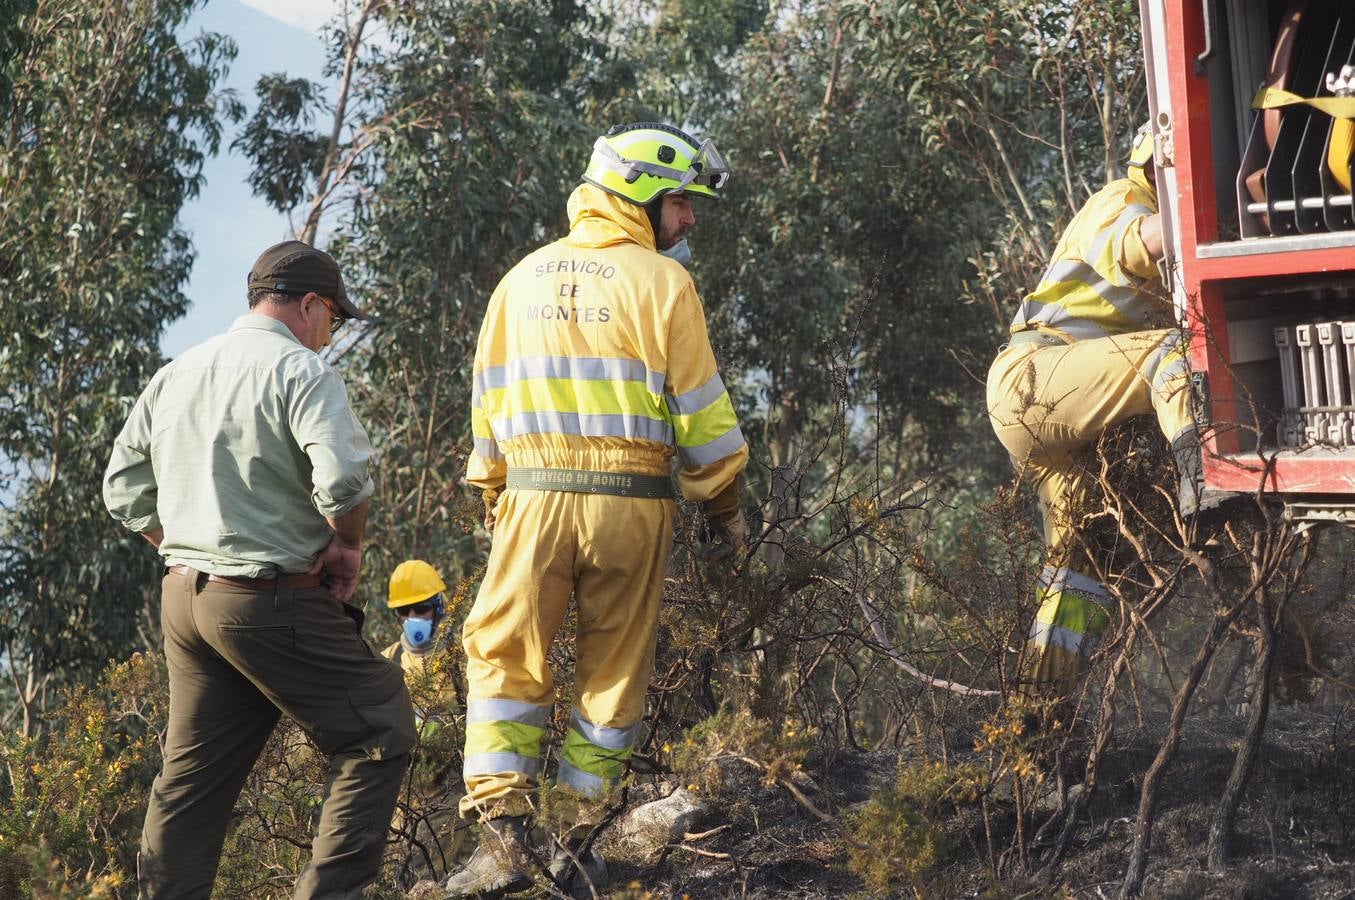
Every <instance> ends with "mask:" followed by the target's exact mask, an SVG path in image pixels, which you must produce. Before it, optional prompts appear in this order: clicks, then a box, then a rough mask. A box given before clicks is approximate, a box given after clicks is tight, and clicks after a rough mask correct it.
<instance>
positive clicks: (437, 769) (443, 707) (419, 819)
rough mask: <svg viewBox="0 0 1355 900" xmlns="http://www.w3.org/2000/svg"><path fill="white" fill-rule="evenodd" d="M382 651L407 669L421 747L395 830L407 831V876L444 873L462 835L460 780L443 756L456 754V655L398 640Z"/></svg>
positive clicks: (397, 812) (402, 796)
mask: <svg viewBox="0 0 1355 900" xmlns="http://www.w3.org/2000/svg"><path fill="white" fill-rule="evenodd" d="M381 655H382V656H384V657H386V659H391V660H395V661H396V662H398V663H399V664H400V668H401V669H402V670H404V674H405V685H406V687H408V688H409V699H410V700H411V701H412V702H413V704H414V721H415V724H417V725H418V728H419V743H420V745H421V748H422V749H421V752H420V753H418V754H417V755H416V756H415V759H414V765H413V767H412V770H411V773H410V776H409V782H408V785H407V787H406V789H405V790H403V791H401V794H400V801H399V803H398V804H397V805H396V807H395V814H394V816H393V817H392V818H391V830H392V831H393V832H395V833H396V834H398V835H402V836H406V837H405V842H404V843H403V847H404V848H405V849H404V852H403V854H402V857H403V861H402V865H403V866H404V867H406V868H405V870H404V873H403V874H404V875H405V877H408V878H410V879H411V880H417V879H418V878H424V877H431V878H441V877H443V876H444V875H445V874H446V869H447V863H448V862H450V861H451V860H453V859H455V857H456V852H457V848H458V847H460V844H461V840H462V838H463V836H464V832H462V831H458V830H457V827H456V823H457V821H458V816H457V810H458V807H459V805H460V798H461V796H462V793H461V786H460V783H459V782H458V781H456V780H455V772H454V771H451V769H452V766H450V765H448V764H446V762H445V761H446V760H448V759H451V758H454V756H453V751H454V750H455V748H454V747H453V746H449V743H450V739H451V735H452V732H449V731H444V728H445V727H446V724H447V722H448V721H449V720H450V717H451V716H454V715H456V714H457V713H459V712H460V711H461V702H460V699H459V698H458V697H457V692H456V686H455V683H454V681H453V679H454V678H455V677H456V674H457V673H456V665H455V661H454V660H453V658H452V653H451V650H450V649H449V648H447V647H445V646H438V647H437V648H436V649H430V650H429V651H428V652H426V653H411V652H410V651H409V648H408V647H406V646H404V644H403V643H402V642H400V641H396V642H394V643H393V644H390V645H389V646H387V647H386V649H385V650H382V651H381ZM430 866H431V868H430Z"/></svg>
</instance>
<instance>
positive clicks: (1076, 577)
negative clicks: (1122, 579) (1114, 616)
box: [1029, 566, 1109, 694]
mask: <svg viewBox="0 0 1355 900" xmlns="http://www.w3.org/2000/svg"><path fill="white" fill-rule="evenodd" d="M1037 596H1038V597H1039V599H1040V607H1039V609H1038V610H1037V611H1036V613H1035V621H1034V622H1033V623H1031V627H1030V650H1031V653H1032V654H1033V661H1032V664H1031V677H1030V679H1029V682H1030V684H1031V686H1032V687H1034V688H1043V687H1047V686H1052V687H1053V688H1054V690H1055V692H1056V693H1058V694H1067V693H1070V692H1071V691H1073V690H1074V689H1075V688H1076V687H1077V683H1078V680H1079V679H1080V678H1081V676H1082V673H1083V672H1085V671H1086V669H1087V660H1088V659H1089V658H1090V657H1091V655H1092V653H1093V652H1094V651H1095V650H1096V644H1097V642H1098V641H1099V640H1100V638H1101V635H1102V633H1103V632H1104V631H1105V630H1106V622H1107V621H1108V619H1109V616H1108V614H1107V611H1106V607H1107V605H1108V604H1109V595H1108V594H1107V592H1106V589H1105V586H1104V585H1102V584H1101V583H1100V582H1099V581H1097V580H1096V579H1095V578H1091V577H1088V576H1086V575H1083V574H1081V573H1079V572H1074V571H1072V570H1071V569H1068V568H1058V569H1056V568H1053V567H1052V566H1046V567H1045V570H1044V572H1043V573H1042V574H1041V576H1040V583H1039V586H1038V588H1037Z"/></svg>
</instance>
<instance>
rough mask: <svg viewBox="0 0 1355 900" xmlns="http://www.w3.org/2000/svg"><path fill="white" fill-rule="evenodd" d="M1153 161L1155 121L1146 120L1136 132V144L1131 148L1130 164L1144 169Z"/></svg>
mask: <svg viewBox="0 0 1355 900" xmlns="http://www.w3.org/2000/svg"><path fill="white" fill-rule="evenodd" d="M1152 161H1153V123H1152V122H1144V123H1143V124H1142V125H1140V126H1139V130H1138V131H1137V132H1135V134H1134V144H1133V146H1132V147H1131V148H1130V150H1129V165H1130V166H1133V167H1135V168H1138V169H1142V168H1143V167H1144V166H1146V165H1148V163H1150V162H1152Z"/></svg>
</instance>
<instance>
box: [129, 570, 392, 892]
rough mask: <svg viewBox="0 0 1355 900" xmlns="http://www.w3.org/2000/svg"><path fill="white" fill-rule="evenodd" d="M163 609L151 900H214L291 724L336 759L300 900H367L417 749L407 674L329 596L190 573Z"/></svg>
mask: <svg viewBox="0 0 1355 900" xmlns="http://www.w3.org/2000/svg"><path fill="white" fill-rule="evenodd" d="M161 597H162V605H161V609H160V623H161V628H162V630H163V631H164V636H165V661H166V663H167V664H168V666H169V724H168V727H167V729H166V732H165V735H164V738H163V750H164V767H163V769H162V770H161V772H160V774H159V776H157V777H156V779H155V783H154V784H153V785H152V787H151V796H150V802H149V804H148V808H147V810H146V823H145V826H144V828H143V830H142V833H141V854H140V857H139V860H138V868H139V880H140V889H141V896H142V897H144V898H148V900H207V898H208V896H209V895H210V894H211V892H212V882H213V880H214V878H215V876H216V870H217V863H218V860H219V859H220V856H221V847H222V843H223V842H224V840H225V837H226V826H227V824H228V823H229V821H230V817H231V810H232V809H233V808H234V806H235V801H236V798H237V797H238V796H239V794H240V789H241V788H242V787H243V786H244V783H245V778H246V776H248V775H249V771H250V769H251V768H252V767H253V765H254V761H255V759H256V758H257V757H258V755H259V752H260V751H261V750H262V749H263V746H264V743H265V742H266V741H267V740H268V736H269V735H270V734H272V732H273V726H274V725H275V724H276V723H277V721H278V716H279V714H280V712H281V713H286V714H287V715H288V716H289V717H290V718H291V719H293V720H294V721H295V722H296V723H297V724H298V725H299V726H301V728H302V730H303V731H305V732H306V734H307V735H308V736H309V737H310V738H311V740H313V741H314V742H315V744H316V746H317V747H319V748H320V752H321V753H324V754H325V755H326V756H328V757H329V774H328V777H327V779H326V781H325V786H324V803H323V806H322V807H321V812H320V822H319V825H318V827H317V829H316V834H315V839H314V842H313V843H312V845H311V858H310V862H309V864H308V865H307V866H306V869H305V871H303V872H302V873H301V877H300V878H299V879H298V881H297V884H296V888H295V892H294V894H293V896H294V897H296V898H338V897H354V898H356V897H358V896H361V894H362V892H363V889H364V888H365V887H366V885H368V884H370V883H371V882H372V881H374V880H376V876H377V871H378V869H379V868H380V866H381V858H382V854H383V853H384V852H385V849H386V832H387V829H388V828H389V826H390V820H391V813H392V811H393V810H394V808H395V800H396V796H397V795H398V794H399V791H400V784H401V782H402V780H403V779H404V774H405V768H406V766H407V765H408V764H409V751H410V749H411V748H412V747H413V746H414V712H413V709H412V708H411V706H410V702H409V694H408V692H407V691H406V690H405V681H404V677H403V676H402V674H401V672H400V667H399V666H397V665H395V664H394V663H392V662H391V661H390V660H388V659H383V658H382V657H380V656H377V655H376V654H375V653H373V652H372V650H371V648H370V647H369V646H368V645H367V642H366V641H364V640H363V639H362V636H361V635H360V634H359V632H358V627H359V626H358V624H357V622H356V621H355V619H354V618H353V617H350V615H349V614H348V613H347V612H346V611H345V607H344V606H343V605H342V604H340V603H339V602H338V601H337V600H335V599H334V598H333V597H332V596H330V594H329V592H328V591H327V590H326V589H324V588H320V587H316V588H300V589H293V588H291V587H287V586H286V583H285V581H284V582H283V583H282V585H281V586H279V587H277V588H276V589H270V590H266V591H259V590H250V589H246V588H241V587H235V586H232V585H226V584H220V583H217V582H211V581H208V580H207V576H206V575H203V574H202V573H200V572H191V571H190V572H188V573H173V572H172V573H169V574H167V575H165V578H164V582H163V584H162V588H161ZM354 612H356V611H354Z"/></svg>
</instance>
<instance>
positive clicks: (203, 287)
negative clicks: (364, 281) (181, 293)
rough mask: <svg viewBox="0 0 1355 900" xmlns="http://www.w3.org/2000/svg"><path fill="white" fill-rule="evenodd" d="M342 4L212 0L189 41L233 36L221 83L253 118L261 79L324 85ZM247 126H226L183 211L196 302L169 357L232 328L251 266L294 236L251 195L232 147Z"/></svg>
mask: <svg viewBox="0 0 1355 900" xmlns="http://www.w3.org/2000/svg"><path fill="white" fill-rule="evenodd" d="M338 5H339V3H338V0H208V3H207V4H206V6H205V7H204V8H202V9H200V10H199V11H198V12H197V14H195V15H194V16H193V18H192V19H191V20H189V22H188V25H187V26H186V28H185V35H184V36H185V37H189V36H193V35H197V34H199V33H200V32H203V31H215V32H220V33H223V34H228V35H230V36H231V37H233V38H234V39H235V42H236V45H237V47H238V48H239V54H238V55H237V56H236V58H235V62H234V63H233V64H232V65H231V69H230V74H229V76H228V77H227V79H226V82H225V85H224V86H225V87H232V88H234V89H235V90H236V92H237V95H238V96H239V99H240V100H241V101H242V102H243V103H244V104H245V106H246V109H247V117H248V114H252V113H253V112H254V107H255V105H256V104H255V100H254V83H255V81H257V80H258V78H259V76H260V75H263V74H265V73H269V72H286V73H287V74H288V75H291V76H292V77H304V78H309V79H311V80H313V81H319V82H321V83H325V81H324V79H323V78H322V76H321V70H322V69H323V67H324V62H325V54H324V45H323V44H322V43H321V41H320V37H319V29H320V27H321V26H322V25H323V24H324V23H325V22H326V21H327V20H328V19H329V17H330V16H331V15H332V14H333V12H334V11H335V10H336V9H337V7H338ZM247 117H246V120H247ZM243 125H244V122H243V121H242V122H241V123H240V124H238V125H228V126H227V127H226V129H225V132H224V134H223V137H222V141H221V150H220V152H219V153H218V155H217V156H215V157H212V158H209V159H208V160H207V162H206V163H205V164H204V166H203V178H204V179H205V183H204V185H203V188H202V192H201V193H200V194H199V195H198V196H197V198H195V199H194V200H192V201H190V202H189V203H187V204H185V206H184V208H183V210H182V212H181V213H180V216H179V222H180V224H181V225H182V227H183V228H184V230H186V231H187V232H188V233H189V234H190V235H191V236H192V238H193V244H194V246H195V248H196V249H197V261H196V262H195V263H194V265H193V273H192V275H191V277H190V278H189V282H188V286H187V288H186V291H185V292H186V293H187V295H188V298H189V300H190V301H191V303H192V305H191V306H190V307H189V310H188V314H187V315H185V316H184V317H183V318H181V319H178V320H176V321H175V322H173V323H171V324H170V325H169V326H168V327H167V328H166V329H165V332H164V335H163V336H162V337H161V340H160V349H161V351H162V352H164V353H165V355H166V356H170V357H173V356H177V355H178V354H179V353H181V352H183V351H184V350H185V349H187V348H189V347H191V346H193V345H194V344H197V343H199V342H201V341H204V340H206V339H207V338H209V337H211V336H212V335H214V334H219V333H221V332H222V331H225V330H226V329H227V328H229V327H230V324H231V322H233V321H235V318H236V317H237V316H239V315H241V314H242V313H244V312H245V311H246V306H245V275H246V274H247V273H248V272H249V266H250V264H251V263H252V262H254V260H255V259H256V258H257V257H258V255H259V253H260V252H262V251H263V250H264V249H265V248H266V247H268V246H270V245H272V244H275V243H277V242H278V241H281V240H285V239H287V238H289V237H292V231H291V226H290V223H289V222H288V221H287V218H286V217H285V216H283V215H282V214H281V213H278V212H275V211H273V210H272V209H270V208H269V207H268V205H267V204H266V203H264V202H263V200H261V199H259V198H257V197H255V196H253V195H252V194H251V193H250V188H249V184H248V182H247V180H246V179H247V177H248V174H249V163H248V162H247V161H246V160H245V158H244V157H243V156H240V155H239V154H236V153H235V152H233V151H232V150H231V149H230V143H231V141H232V140H234V138H235V136H236V135H237V134H238V133H239V131H240V129H241V128H242V127H243Z"/></svg>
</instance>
